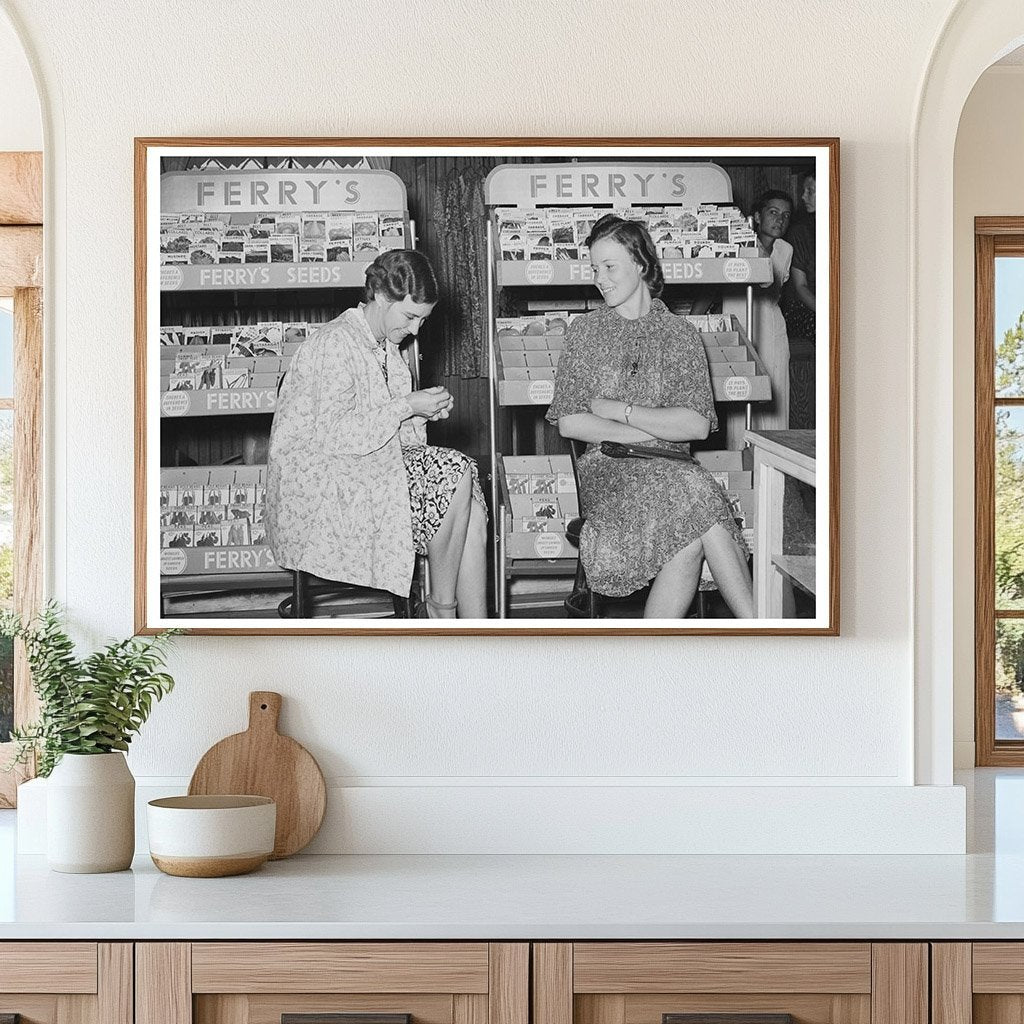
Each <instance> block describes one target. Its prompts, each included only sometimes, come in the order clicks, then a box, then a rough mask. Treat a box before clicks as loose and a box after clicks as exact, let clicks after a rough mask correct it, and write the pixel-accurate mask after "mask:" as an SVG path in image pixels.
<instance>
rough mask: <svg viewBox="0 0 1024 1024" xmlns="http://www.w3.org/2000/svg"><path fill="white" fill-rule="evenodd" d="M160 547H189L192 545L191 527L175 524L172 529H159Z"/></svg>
mask: <svg viewBox="0 0 1024 1024" xmlns="http://www.w3.org/2000/svg"><path fill="white" fill-rule="evenodd" d="M160 547H162V548H190V547H192V527H191V526H176V527H174V528H173V529H169V530H161V531H160Z"/></svg>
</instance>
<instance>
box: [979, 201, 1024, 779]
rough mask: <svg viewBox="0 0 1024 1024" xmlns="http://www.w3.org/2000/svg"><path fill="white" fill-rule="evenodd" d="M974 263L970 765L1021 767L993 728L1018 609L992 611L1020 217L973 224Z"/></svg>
mask: <svg viewBox="0 0 1024 1024" xmlns="http://www.w3.org/2000/svg"><path fill="white" fill-rule="evenodd" d="M974 255H975V266H974V282H975V293H974V337H975V348H974V394H975V400H974V411H975V416H974V535H975V544H974V646H975V659H974V695H975V704H974V741H975V759H974V760H975V764H976V765H977V766H978V767H1021V766H1024V740H997V739H996V722H995V717H996V716H995V707H996V645H995V635H996V620H997V619H1010V620H1018V621H1020V622H1021V623H1022V624H1024V609H1021V610H1009V609H1004V610H999V609H997V608H996V606H995V604H996V595H995V454H996V452H995V415H996V409H997V408H1013V407H1017V408H1024V398H1000V399H997V398H996V385H995V270H996V264H995V261H996V259H997V257H1001V256H1019V257H1024V217H976V218H975V221H974Z"/></svg>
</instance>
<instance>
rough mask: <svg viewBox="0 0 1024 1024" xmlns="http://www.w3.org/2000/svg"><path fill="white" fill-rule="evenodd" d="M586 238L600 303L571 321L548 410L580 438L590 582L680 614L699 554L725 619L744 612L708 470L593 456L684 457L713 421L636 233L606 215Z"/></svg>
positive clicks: (698, 367) (721, 507)
mask: <svg viewBox="0 0 1024 1024" xmlns="http://www.w3.org/2000/svg"><path fill="white" fill-rule="evenodd" d="M587 245H588V246H589V248H590V262H591V265H592V267H593V270H594V283H595V284H596V286H597V288H598V290H599V291H600V292H601V295H602V296H603V298H604V301H605V305H604V306H603V307H602V308H600V309H596V310H594V311H593V312H591V313H588V314H587V315H585V316H582V317H577V318H576V319H575V320H573V322H572V324H570V326H569V330H568V332H567V334H566V341H565V352H564V353H563V355H562V359H561V361H560V362H559V365H558V372H557V375H556V379H555V395H554V401H553V402H552V403H551V407H550V408H549V410H548V414H547V416H548V419H549V420H550V421H551V422H552V423H557V424H558V429H559V432H560V433H561V435H562V436H563V437H569V438H575V439H577V440H580V441H586V442H589V443H588V447H587V450H586V453H585V454H584V455H583V457H582V458H581V459H580V460H579V463H578V466H577V469H578V473H579V478H580V507H581V509H582V510H583V512H584V514H585V516H586V522H585V524H584V527H583V533H582V536H581V538H580V557H581V559H582V560H583V567H584V569H585V570H586V573H587V578H588V581H589V583H590V585H591V587H593V589H594V590H595V591H596V592H597V593H599V594H604V595H607V596H609V597H614V596H625V595H627V594H631V593H633V592H634V591H637V590H639V589H641V588H642V587H644V586H646V585H647V584H648V583H650V584H651V591H650V595H649V596H648V598H647V604H646V606H645V608H644V617H645V618H652V619H674V618H681V617H682V616H684V615H685V614H686V612H687V609H688V608H689V607H690V603H691V602H692V600H693V597H694V594H695V593H696V590H697V587H698V585H699V583H700V574H701V569H702V566H703V563H704V561H705V560H707V563H708V566H709V568H710V570H711V574H712V576H714V579H715V582H716V583H717V585H718V589H719V591H720V592H721V594H722V596H723V597H724V598H725V601H726V603H727V604H728V605H729V608H730V609H731V611H732V613H733V615H735V616H736V617H737V618H740V619H749V618H753V617H754V605H753V592H752V586H751V580H750V570H749V568H748V565H747V551H746V547H745V545H744V543H743V539H742V535H741V533H740V531H739V528H738V527H737V525H736V521H735V519H734V517H733V514H732V512H731V510H730V508H729V502H728V500H727V498H726V496H725V493H724V492H723V491H722V489H721V487H720V486H719V485H718V484H717V483H716V481H715V479H714V478H713V477H712V476H711V474H710V473H709V472H708V471H707V470H706V469H704V468H703V467H702V466H701V465H700V464H699V463H698V462H696V461H695V460H692V459H687V460H685V461H678V460H675V459H659V458H655V459H615V458H610V457H609V456H607V455H604V454H603V453H602V452H601V447H600V443H601V442H602V441H621V442H626V443H633V444H644V445H650V446H655V447H661V448H666V449H671V450H674V451H676V452H681V453H685V454H689V442H690V441H695V440H702V439H704V438H706V437H707V436H708V434H709V433H710V432H711V431H713V430H715V429H717V426H718V423H717V419H716V416H715V406H714V398H713V395H712V391H711V378H710V375H709V372H708V363H707V356H706V355H705V353H704V346H703V344H702V342H701V340H700V336H699V334H698V333H697V331H696V330H695V329H694V328H693V327H692V326H691V325H690V324H689V323H688V322H687V321H686V320H684V319H683V318H682V317H676V316H673V315H672V314H671V313H670V312H669V311H668V309H667V308H666V306H665V304H664V303H663V302H662V301H661V300H660V299H659V298H658V296H659V295H660V294H661V291H662V288H663V287H664V278H663V276H662V271H661V264H660V262H659V261H658V257H657V252H656V250H655V248H654V243H653V242H652V241H651V237H650V235H648V233H647V231H646V230H645V228H644V227H643V226H642V225H640V224H638V223H636V222H634V221H625V220H622V219H621V218H619V217H616V216H614V215H612V214H609V215H608V216H605V217H602V218H601V219H600V220H599V221H598V222H597V224H595V225H594V229H593V231H592V233H591V235H590V237H589V238H588V239H587Z"/></svg>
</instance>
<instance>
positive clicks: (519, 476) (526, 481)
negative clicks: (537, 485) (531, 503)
mask: <svg viewBox="0 0 1024 1024" xmlns="http://www.w3.org/2000/svg"><path fill="white" fill-rule="evenodd" d="M506 481H507V483H508V493H509V494H529V493H530V475H529V473H509V474H508V475H507V477H506Z"/></svg>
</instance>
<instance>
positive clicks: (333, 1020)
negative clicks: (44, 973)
mask: <svg viewBox="0 0 1024 1024" xmlns="http://www.w3.org/2000/svg"><path fill="white" fill-rule="evenodd" d="M0 1024H7V1022H6V1021H3V1020H0ZM13 1024H17V1021H14V1022H13ZM281 1024H412V1014H411V1013H282V1014H281Z"/></svg>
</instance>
